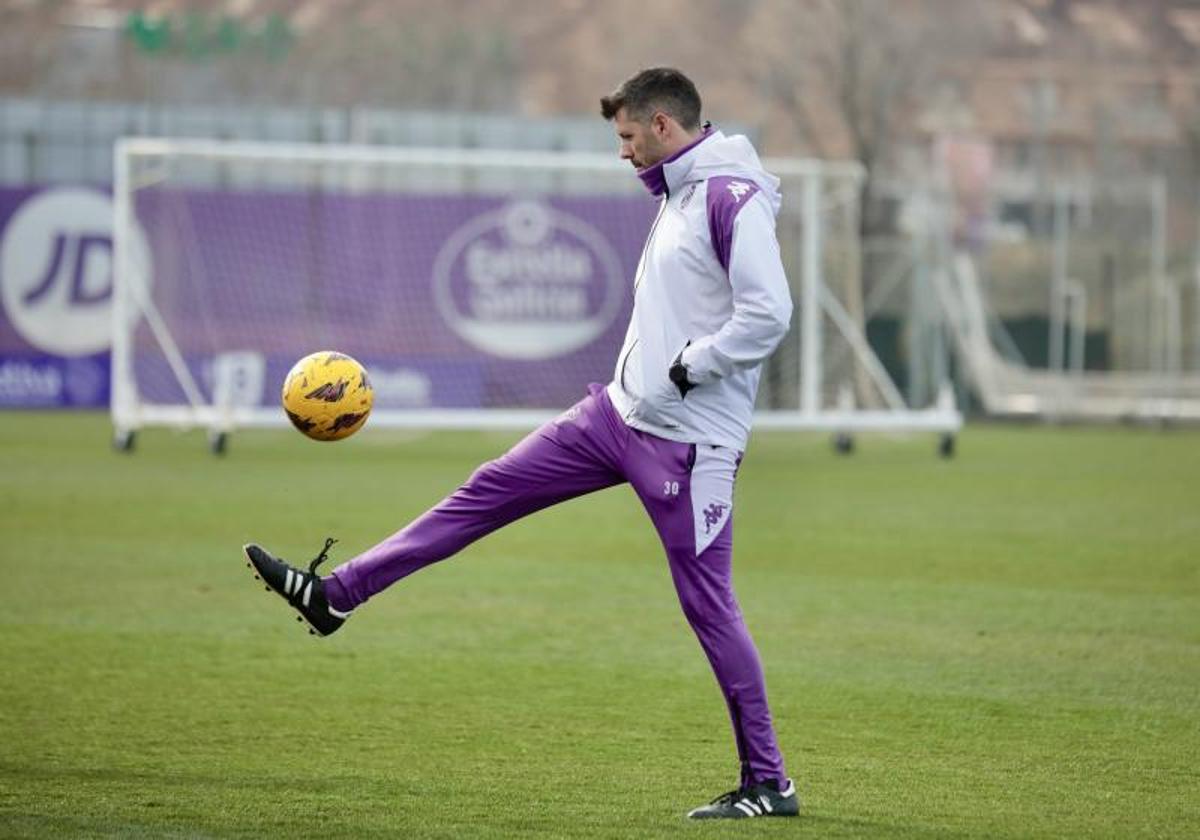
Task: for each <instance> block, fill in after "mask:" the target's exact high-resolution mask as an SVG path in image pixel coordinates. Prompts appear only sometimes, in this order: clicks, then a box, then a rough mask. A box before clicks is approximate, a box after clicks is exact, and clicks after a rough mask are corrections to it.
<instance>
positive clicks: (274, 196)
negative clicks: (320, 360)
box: [0, 187, 656, 408]
mask: <svg viewBox="0 0 1200 840" xmlns="http://www.w3.org/2000/svg"><path fill="white" fill-rule="evenodd" d="M655 209H656V207H655V202H654V201H653V200H652V199H650V197H649V196H647V195H645V194H644V193H643V194H634V195H623V196H612V195H569V196H555V195H541V196H526V197H522V198H519V199H514V198H513V197H511V196H508V195H496V196H483V195H445V194H440V195H439V194H410V193H386V194H385V193H372V192H369V191H367V192H363V193H362V194H353V195H349V194H344V193H342V194H338V193H321V192H304V191H297V190H293V191H279V190H277V191H271V190H265V189H264V190H249V189H243V190H206V189H199V188H195V189H192V188H188V189H182V188H157V189H148V190H145V191H142V192H139V193H138V194H137V195H136V196H135V200H134V214H135V217H136V229H135V230H134V231H133V232H132V234H131V236H130V239H129V242H130V254H131V261H132V263H133V264H134V265H136V266H137V271H138V272H139V275H140V276H141V277H142V278H143V282H144V284H145V295H146V296H147V300H148V301H149V302H150V304H151V305H152V307H153V309H154V313H153V314H154V315H155V319H156V322H157V323H159V324H161V328H160V334H158V335H156V334H154V333H153V332H152V330H151V329H150V323H149V319H147V318H146V317H145V314H144V313H134V319H133V321H132V322H131V324H132V326H131V341H130V347H131V357H132V363H133V373H134V380H135V383H136V386H137V392H138V397H139V399H140V400H141V401H143V402H147V403H156V404H165V405H176V404H185V403H186V402H187V396H186V393H185V388H184V386H183V385H182V384H181V383H180V376H179V364H182V365H183V366H184V367H185V368H186V369H187V373H188V375H190V377H191V379H192V380H193V381H194V383H195V385H196V387H197V389H198V390H199V392H200V394H201V396H202V397H203V399H204V400H206V401H218V400H220V399H233V400H234V401H236V402H237V403H238V404H244V405H260V406H269V405H275V404H277V403H278V399H279V393H278V389H279V385H280V383H282V381H283V377H284V375H285V374H286V372H287V370H288V369H289V368H290V366H291V364H292V363H293V362H295V361H296V360H297V359H299V358H300V357H301V356H304V355H307V354H308V353H311V352H314V351H317V350H325V349H335V350H339V351H341V352H345V353H349V354H350V355H353V356H355V357H356V358H358V359H359V360H360V361H362V362H363V363H364V364H365V365H367V367H368V369H369V370H370V372H371V374H372V378H373V380H374V383H375V387H376V398H377V399H376V405H377V406H380V407H389V408H488V407H496V408H557V407H562V406H565V405H569V404H571V403H572V402H574V401H575V400H576V399H577V398H578V397H579V396H580V395H581V394H582V392H583V389H584V387H585V386H586V384H587V383H588V382H589V381H601V382H603V381H607V380H608V378H609V377H610V376H611V375H612V365H613V364H614V361H615V358H616V354H617V351H618V349H619V347H620V343H621V338H622V336H623V334H624V329H625V325H626V323H627V320H628V315H629V311H630V307H631V305H632V284H633V277H634V274H635V272H636V269H637V261H638V258H639V256H640V252H641V246H642V244H643V241H644V238H645V236H646V233H647V231H648V229H649V227H650V223H651V220H652V218H653V214H654V211H655ZM112 218H113V214H112V204H111V199H110V197H109V195H108V194H107V193H106V192H104V191H101V190H95V189H85V188H58V187H56V188H48V189H35V188H29V189H0V291H2V302H3V314H2V317H0V407H16V406H20V407H103V406H106V405H107V403H108V399H109V394H110V372H109V365H110V362H109V352H110V348H111V346H112V335H111V333H112V301H113V267H114V263H113V238H112ZM164 339H165V340H166V341H167V343H169V344H170V345H171V348H170V349H171V350H172V351H173V352H172V353H171V354H169V353H168V352H166V348H165V347H164ZM174 351H177V353H176V352H174ZM172 357H173V358H174V359H175V367H174V368H173V367H172V364H171V361H170V359H171V358H172Z"/></svg>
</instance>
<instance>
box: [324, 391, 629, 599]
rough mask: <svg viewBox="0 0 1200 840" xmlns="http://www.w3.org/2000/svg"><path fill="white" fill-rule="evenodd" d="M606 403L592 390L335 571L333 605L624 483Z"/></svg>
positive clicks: (329, 588) (329, 584) (330, 582)
mask: <svg viewBox="0 0 1200 840" xmlns="http://www.w3.org/2000/svg"><path fill="white" fill-rule="evenodd" d="M603 399H605V397H604V396H603V392H602V391H599V390H598V389H597V388H593V389H592V393H590V394H589V395H588V396H587V397H585V398H584V399H583V400H582V401H580V402H579V403H577V404H576V405H575V406H573V407H572V408H570V409H569V410H567V411H566V412H564V413H563V414H562V415H560V416H559V417H558V418H556V419H555V420H552V421H550V422H548V423H546V424H545V425H543V426H542V427H540V428H539V429H537V430H535V431H533V432H531V433H530V434H529V435H528V436H527V437H525V438H524V439H523V440H522V441H521V442H520V443H518V444H517V445H516V446H514V447H513V448H512V449H510V450H509V451H508V452H507V453H505V454H504V455H502V456H501V457H499V458H497V459H496V460H494V461H489V462H488V463H486V464H483V465H482V466H481V467H479V469H477V470H476V471H475V472H474V473H473V474H472V475H471V477H470V478H469V479H467V481H466V483H465V484H463V485H462V486H461V487H459V488H458V489H457V490H455V491H454V492H453V493H451V494H450V495H449V496H447V497H446V498H445V499H443V500H442V501H441V502H439V503H438V504H437V505H435V506H434V507H433V508H431V509H430V510H428V511H426V512H425V513H424V514H422V515H421V516H420V517H418V518H417V519H415V520H414V521H413V522H411V523H410V524H409V525H407V526H405V527H404V528H402V529H401V530H399V531H397V532H396V533H395V534H393V535H392V536H390V537H388V538H387V539H386V540H384V541H383V542H381V543H379V544H378V545H376V546H375V547H374V548H371V549H369V550H368V551H366V552H364V553H363V554H360V555H359V556H358V557H355V558H354V559H353V560H350V561H349V562H347V563H344V564H342V565H341V566H338V567H337V568H336V569H334V570H333V573H332V576H331V577H330V578H326V579H325V581H326V592H327V596H328V598H329V602H330V603H331V604H332V605H333V606H335V607H337V608H338V609H340V610H344V611H349V610H350V609H353V608H354V607H356V606H358V605H359V604H361V603H363V602H364V601H366V600H367V599H368V598H370V597H372V596H374V595H376V594H378V593H379V592H381V591H383V590H384V589H386V588H387V587H388V586H390V585H391V584H393V583H395V582H396V581H398V580H400V579H401V578H404V577H406V576H407V575H410V574H412V573H413V572H415V571H417V570H419V569H422V568H424V567H425V566H428V565H430V564H431V563H436V562H437V561H439V560H443V559H445V558H447V557H450V556H451V555H453V554H455V553H457V552H459V551H461V550H462V549H463V548H465V547H466V546H468V545H470V544H471V543H473V542H474V541H475V540H477V539H479V538H480V537H483V536H485V535H487V534H489V533H491V532H492V531H495V530H496V529H497V528H501V527H503V526H504V525H507V524H509V523H510V522H513V521H515V520H517V519H520V518H521V517H523V516H527V515H529V514H531V513H533V512H535V511H538V510H541V509H542V508H545V507H549V506H550V505H553V504H556V503H558V502H562V501H565V500H567V499H571V498H574V497H576V496H581V495H584V494H586V493H591V492H593V491H595V490H600V489H603V488H605V487H611V486H613V485H614V484H620V483H621V482H623V481H624V480H625V479H624V477H623V475H622V474H621V472H620V471H619V454H618V453H619V439H618V437H617V433H618V432H619V431H620V430H618V429H616V428H615V427H614V426H613V425H612V421H611V417H609V416H607V415H606V414H605V413H604V412H603V410H602V406H601V403H600V401H601V400H603ZM611 413H612V412H611V411H609V412H608V414H609V415H611Z"/></svg>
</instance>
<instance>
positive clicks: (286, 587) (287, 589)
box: [283, 569, 292, 595]
mask: <svg viewBox="0 0 1200 840" xmlns="http://www.w3.org/2000/svg"><path fill="white" fill-rule="evenodd" d="M283 594H284V595H291V594H292V570H291V569H288V570H287V577H286V578H284V581H283Z"/></svg>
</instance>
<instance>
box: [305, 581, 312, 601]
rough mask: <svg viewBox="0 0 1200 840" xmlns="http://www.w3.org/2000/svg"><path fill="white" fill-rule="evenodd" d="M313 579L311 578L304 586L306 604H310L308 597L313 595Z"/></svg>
mask: <svg viewBox="0 0 1200 840" xmlns="http://www.w3.org/2000/svg"><path fill="white" fill-rule="evenodd" d="M312 585H313V582H312V580H309V582H308V586H306V587H304V606H306V607H307V606H308V599H309V598H310V597H311V596H312Z"/></svg>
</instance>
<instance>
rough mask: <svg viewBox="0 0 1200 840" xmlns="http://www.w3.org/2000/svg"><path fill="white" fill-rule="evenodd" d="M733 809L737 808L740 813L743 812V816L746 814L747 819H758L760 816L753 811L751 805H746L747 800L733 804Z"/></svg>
mask: <svg viewBox="0 0 1200 840" xmlns="http://www.w3.org/2000/svg"><path fill="white" fill-rule="evenodd" d="M733 807H734V808H737V809H738V810H739V811H741V812H742V813H743V814H745V815H746V816H747V817H756V816H758V814H756V813H755V812H754V809H752V808H751V807H750V806H749V805H747V804H746V800H744V799H743V800H741V801H739V802H734V803H733Z"/></svg>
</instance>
